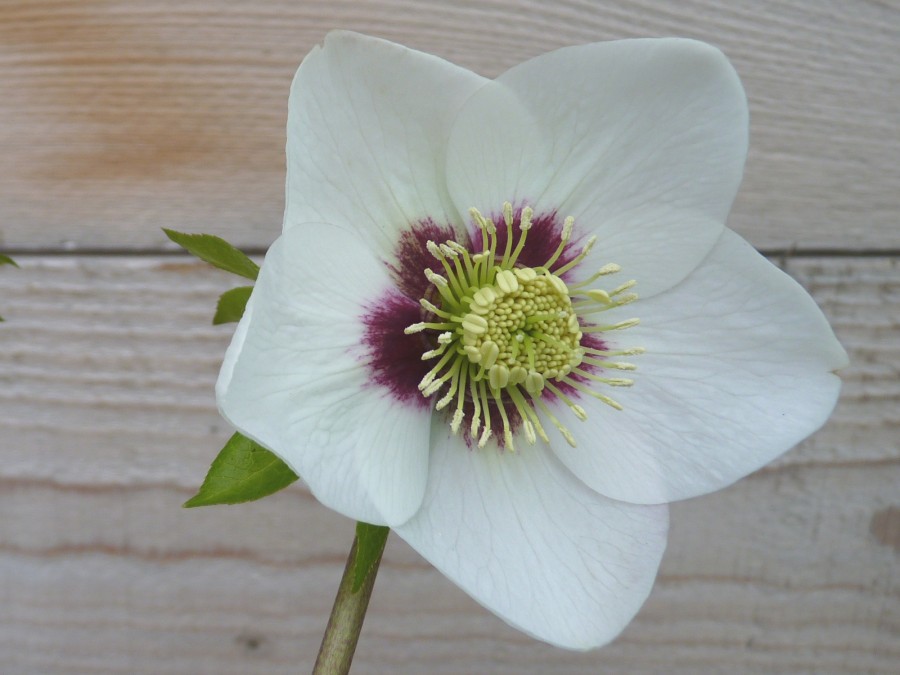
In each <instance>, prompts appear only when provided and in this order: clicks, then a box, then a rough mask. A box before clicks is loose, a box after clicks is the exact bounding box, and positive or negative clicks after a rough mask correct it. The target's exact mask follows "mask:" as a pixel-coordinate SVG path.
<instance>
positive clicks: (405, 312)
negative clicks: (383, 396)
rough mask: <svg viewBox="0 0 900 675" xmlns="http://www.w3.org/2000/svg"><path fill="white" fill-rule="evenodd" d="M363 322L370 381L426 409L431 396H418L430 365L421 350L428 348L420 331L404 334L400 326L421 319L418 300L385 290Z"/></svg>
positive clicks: (409, 402) (408, 324) (420, 393)
mask: <svg viewBox="0 0 900 675" xmlns="http://www.w3.org/2000/svg"><path fill="white" fill-rule="evenodd" d="M361 319H362V321H363V323H364V324H365V326H366V332H365V336H364V337H363V342H364V344H365V345H366V347H367V348H368V350H367V351H368V354H369V363H368V365H369V370H370V373H371V377H372V381H373V382H374V383H375V384H378V385H380V386H382V387H384V388H386V389H387V390H388V391H390V392H391V394H392V395H393V396H394V398H396V399H397V400H398V401H401V402H403V403H406V404H410V405H415V406H417V407H420V408H423V409H426V410H427V409H428V408H430V407H431V399H427V398H425V397H424V396H422V392H421V391H419V386H418V385H419V382H420V381H421V380H422V378H423V377H425V374H426V373H427V372H428V371H429V369H430V366H429V364H428V362H427V361H423V360H422V353H423V352H425V351H427V350H428V349H431V347H430V346H428V344H427V343H426V342H425V340H424V339H423V337H422V335H423V334H422V333H414V334H412V335H406V334H405V333H404V332H403V329H404V328H406V327H407V326H410V325H412V324H414V323H418V322H419V321H421V320H422V310H421V309H420V308H419V303H418V302H415V301H413V300H411V299H409V298H408V297H406V296H404V295H402V294H400V293H398V292H396V291H388V292H387V293H386V294H385V295H383V296H382V297H380V298H379V299H378V300H377V301H376V302H373V303H372V310H371V312H370V313H368V314H366V315H365V316H363V317H361Z"/></svg>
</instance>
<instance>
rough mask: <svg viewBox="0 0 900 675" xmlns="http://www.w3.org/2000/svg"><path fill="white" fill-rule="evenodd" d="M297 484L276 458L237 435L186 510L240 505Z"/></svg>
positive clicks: (285, 466)
mask: <svg viewBox="0 0 900 675" xmlns="http://www.w3.org/2000/svg"><path fill="white" fill-rule="evenodd" d="M295 480H297V474H295V473H294V472H293V471H291V469H290V468H289V467H288V465H287V464H285V463H284V462H282V461H281V460H280V459H279V458H278V457H276V456H275V455H273V454H272V453H271V452H269V451H268V450H266V449H265V448H264V447H262V446H261V445H259V444H257V443H254V442H253V441H251V440H250V439H249V438H247V437H245V436H242V435H241V434H235V435H234V436H232V437H231V438H230V439H229V440H228V442H227V443H226V444H225V447H224V448H222V450H221V451H220V452H219V455H218V457H216V458H215V459H214V460H213V463H212V466H210V467H209V473H207V474H206V478H205V479H204V481H203V485H201V486H200V490H199V491H198V492H197V494H196V495H194V496H193V497H191V498H190V499H189V500H187V501H186V502H185V503H184V506H185V507H186V508H192V507H194V506H211V505H212V504H240V503H242V502H250V501H253V500H254V499H260V498H262V497H267V496H268V495H270V494H272V493H273V492H278V491H279V490H281V489H282V488H286V487H287V486H288V485H290V484H291V483H293V482H294V481H295Z"/></svg>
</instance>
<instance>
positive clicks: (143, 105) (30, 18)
mask: <svg viewBox="0 0 900 675" xmlns="http://www.w3.org/2000/svg"><path fill="white" fill-rule="evenodd" d="M335 27H342V28H351V29H356V30H361V31H364V32H369V33H373V34H378V35H381V36H384V37H387V38H390V39H394V40H397V41H400V42H403V43H406V44H409V45H411V46H413V47H417V48H420V49H424V50H427V51H431V52H433V53H437V54H439V55H441V56H444V57H446V58H449V59H451V60H453V61H456V62H458V63H460V64H462V65H465V66H467V67H470V68H473V69H475V70H477V71H479V72H482V73H483V74H485V75H489V76H493V75H496V74H498V73H499V72H502V71H503V70H504V69H505V68H507V67H509V66H511V65H513V64H515V63H517V62H519V61H521V60H523V59H526V58H528V57H531V56H534V55H536V54H539V53H541V52H544V51H546V50H549V49H553V48H555V47H559V46H563V45H567V44H574V43H580V42H587V41H594V40H601V39H612V38H618V37H632V36H647V35H683V36H688V37H696V38H700V39H704V40H707V41H711V42H714V43H716V44H718V45H720V46H721V47H722V48H723V49H724V50H725V51H726V52H727V53H728V55H729V56H730V57H731V58H732V59H733V61H734V63H735V65H736V67H737V69H738V71H739V72H740V73H741V75H742V77H743V79H744V82H745V85H746V88H747V92H748V96H749V100H750V106H751V117H752V134H751V135H752V144H751V154H750V159H749V163H748V165H747V173H746V180H745V183H744V186H743V189H742V192H741V194H740V196H739V198H738V202H737V204H736V208H735V211H734V214H733V218H732V223H731V224H732V225H733V227H735V229H737V230H738V231H740V232H741V233H742V234H744V235H745V236H746V237H747V238H748V239H750V240H751V241H752V242H753V243H754V244H756V245H757V246H761V247H767V248H791V247H797V248H800V249H803V248H831V249H854V250H855V249H859V248H868V249H894V250H896V249H897V248H900V229H898V228H897V227H896V214H897V213H898V211H900V193H898V191H897V190H896V185H897V184H898V182H900V163H898V162H897V159H896V158H897V157H898V156H900V99H898V98H897V97H896V96H895V92H896V91H897V89H898V87H900V59H897V58H896V56H897V44H898V43H900V9H898V7H897V5H896V4H894V3H876V2H865V1H863V0H855V1H853V2H841V1H839V0H831V1H829V2H813V1H812V0H793V1H792V2H776V1H775V0H766V1H763V2H758V1H750V0H744V1H741V2H732V3H721V2H714V1H713V0H689V1H687V2H681V3H678V4H677V6H676V5H673V4H672V3H669V2H665V1H664V0H643V1H642V2H640V3H602V4H601V3H591V2H585V1H584V0H562V1H560V2H553V3H547V2H540V1H538V0H490V1H488V2H483V3H475V4H472V3H447V2H436V1H434V0H379V1H377V2H366V3H359V2H353V1H352V0H337V1H334V0H327V1H326V0H304V1H300V2H298V1H297V0H274V1H272V2H267V3H261V4H253V5H252V6H251V5H248V4H247V3H234V2H229V1H227V0H193V1H192V2H183V1H180V0H179V1H176V0H152V1H150V2H141V3H130V2H124V1H122V0H114V1H112V2H110V1H107V0H103V1H100V0H88V1H84V0H62V1H60V0H52V1H51V0H18V1H9V2H5V3H2V5H0V146H2V147H3V148H4V151H3V152H2V153H0V244H3V245H5V246H10V247H14V248H19V249H49V248H74V249H78V248H85V247H87V248H90V247H101V248H104V247H105V248H115V249H123V248H124V249H129V248H151V249H155V248H159V247H161V246H162V245H163V243H164V239H163V237H162V234H161V233H160V231H159V228H160V227H162V226H166V227H175V228H179V229H185V230H192V231H196V230H205V231H214V232H216V233H219V234H221V235H223V236H226V237H228V238H230V239H232V240H234V241H235V242H236V243H239V244H241V245H245V246H255V247H261V246H266V245H268V243H270V242H271V241H272V239H273V238H274V237H275V236H277V232H278V229H279V224H280V220H281V210H282V202H283V188H282V185H283V166H284V160H283V147H284V121H285V112H286V111H285V107H286V106H285V101H286V97H287V91H288V84H289V82H290V78H291V76H292V73H293V71H294V69H295V68H296V66H297V64H298V63H299V61H300V60H301V58H302V57H303V55H304V54H305V53H306V52H307V51H308V50H309V49H310V48H311V47H312V46H313V45H314V44H315V43H316V42H318V41H320V40H321V39H322V37H323V35H324V34H325V32H326V31H327V30H329V29H331V28H335Z"/></svg>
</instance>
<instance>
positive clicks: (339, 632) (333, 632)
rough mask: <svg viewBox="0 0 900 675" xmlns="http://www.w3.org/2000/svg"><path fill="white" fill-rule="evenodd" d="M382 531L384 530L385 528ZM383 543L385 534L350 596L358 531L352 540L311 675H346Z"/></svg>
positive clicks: (356, 555)
mask: <svg viewBox="0 0 900 675" xmlns="http://www.w3.org/2000/svg"><path fill="white" fill-rule="evenodd" d="M369 527H374V526H369ZM379 529H381V528H379ZM384 529H385V530H387V528H384ZM386 541H387V532H385V533H384V538H383V540H382V541H381V542H380V546H379V547H378V548H377V550H376V551H375V552H374V553H375V555H374V556H373V561H372V562H371V564H370V566H369V569H368V571H367V572H365V579H364V580H363V581H362V584H361V585H358V588H357V589H356V591H355V592H354V589H353V586H354V578H355V575H356V574H357V570H356V567H357V557H358V555H359V551H360V546H359V529H357V536H355V537H354V538H353V546H352V547H351V548H350V555H349V556H347V566H346V567H345V568H344V576H343V577H341V585H340V586H339V587H338V592H337V596H336V597H335V599H334V607H332V609H331V617H330V618H329V619H328V626H327V627H326V628H325V635H324V636H323V637H322V646H321V647H319V656H318V658H317V659H316V665H315V667H314V668H313V675H347V673H349V672H350V663H351V662H352V661H353V653H354V652H355V651H356V643H357V642H358V641H359V633H360V631H361V630H362V625H363V621H364V620H365V618H366V609H367V608H368V607H369V598H370V597H371V596H372V588H373V587H374V586H375V577H376V576H377V574H378V566H379V564H380V563H381V555H382V553H383V552H384V544H385V542H386Z"/></svg>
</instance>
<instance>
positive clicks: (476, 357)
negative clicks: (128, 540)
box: [463, 345, 481, 363]
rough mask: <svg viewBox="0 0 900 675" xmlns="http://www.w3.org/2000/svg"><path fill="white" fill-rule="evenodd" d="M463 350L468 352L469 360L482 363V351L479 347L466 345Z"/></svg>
mask: <svg viewBox="0 0 900 675" xmlns="http://www.w3.org/2000/svg"><path fill="white" fill-rule="evenodd" d="M463 351H465V352H466V356H468V357H469V361H471V362H472V363H480V362H481V351H480V350H479V349H478V347H475V346H474V345H466V346H465V347H463Z"/></svg>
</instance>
